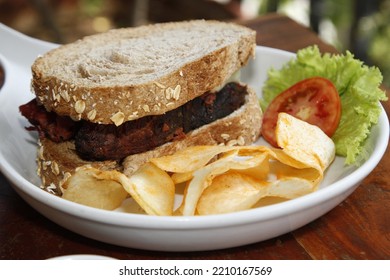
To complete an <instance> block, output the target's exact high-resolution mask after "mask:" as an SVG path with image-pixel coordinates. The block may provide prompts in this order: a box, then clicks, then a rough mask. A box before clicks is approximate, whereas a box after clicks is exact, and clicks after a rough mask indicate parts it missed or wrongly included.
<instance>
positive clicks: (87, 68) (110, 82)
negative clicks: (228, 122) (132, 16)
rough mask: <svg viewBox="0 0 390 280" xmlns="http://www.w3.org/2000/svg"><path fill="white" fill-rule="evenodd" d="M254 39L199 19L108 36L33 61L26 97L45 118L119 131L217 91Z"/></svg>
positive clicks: (230, 27) (245, 32) (250, 50)
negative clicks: (84, 122)
mask: <svg viewBox="0 0 390 280" xmlns="http://www.w3.org/2000/svg"><path fill="white" fill-rule="evenodd" d="M255 37H256V33H255V31H253V30H251V29H248V28H246V27H243V26H240V25H237V24H233V23H224V22H218V21H205V20H194V21H186V22H176V23H174V22H173V23H162V24H154V25H147V26H141V27H136V28H123V29H115V30H111V31H109V32H106V33H101V34H97V35H92V36H88V37H85V38H83V39H81V40H78V41H76V42H74V43H71V44H67V45H63V46H60V47H59V48H56V49H54V50H51V51H49V52H48V53H46V54H44V55H43V56H41V57H39V58H37V60H36V61H35V62H34V64H33V65H32V75H33V78H32V83H31V85H32V90H33V92H34V93H35V94H36V96H37V98H38V100H39V102H40V103H41V104H43V105H44V106H45V107H46V109H47V110H48V111H54V112H56V113H57V114H59V115H66V116H70V117H72V118H73V119H74V120H80V119H84V120H88V121H90V122H95V123H102V124H111V123H114V124H116V125H120V124H122V123H123V122H126V121H129V120H134V119H138V118H140V117H143V116H147V115H159V114H163V113H165V112H167V111H170V110H172V109H174V108H177V107H179V106H181V105H183V104H184V103H186V102H188V101H189V100H192V99H193V98H195V97H197V96H200V95H201V94H203V93H205V92H207V91H210V90H213V89H215V88H217V87H218V86H221V85H222V84H224V83H225V82H226V81H227V80H228V79H229V78H230V77H231V76H232V75H233V74H234V73H235V72H236V71H237V70H238V69H240V68H241V67H242V66H243V65H245V64H246V63H247V61H248V60H249V58H250V57H251V56H253V55H254V52H255Z"/></svg>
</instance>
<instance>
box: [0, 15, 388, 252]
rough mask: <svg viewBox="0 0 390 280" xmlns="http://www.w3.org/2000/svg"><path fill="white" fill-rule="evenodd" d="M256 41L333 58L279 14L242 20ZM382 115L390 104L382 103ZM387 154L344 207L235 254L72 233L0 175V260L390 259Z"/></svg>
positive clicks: (316, 40) (324, 46) (306, 31)
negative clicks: (123, 243)
mask: <svg viewBox="0 0 390 280" xmlns="http://www.w3.org/2000/svg"><path fill="white" fill-rule="evenodd" d="M243 24H245V25H247V26H249V27H251V28H253V29H255V30H257V32H258V37H257V43H258V44H259V45H263V46H269V47H274V48H279V49H284V50H288V51H293V52H295V51H297V50H298V49H300V48H303V47H306V46H308V45H312V44H317V45H318V46H319V48H320V50H321V51H328V52H336V50H335V49H334V48H333V47H332V46H330V45H328V44H325V43H324V42H322V41H321V40H320V39H319V38H318V37H317V36H316V35H315V34H314V33H313V32H312V31H310V30H309V29H308V28H306V27H303V26H301V25H299V24H298V23H296V22H294V21H292V20H291V19H289V18H287V17H285V16H280V15H276V14H271V15H267V16H263V17H261V18H258V19H255V20H252V21H249V22H244V23H243ZM384 106H385V108H386V112H387V114H389V112H390V108H389V102H386V103H385V104H384ZM389 174H390V148H388V149H387V151H386V154H385V155H384V158H383V159H382V161H381V162H380V163H379V165H378V166H377V167H376V168H375V169H374V171H373V172H372V173H371V174H370V175H369V176H368V177H367V178H366V179H365V180H364V181H363V182H362V184H361V185H360V186H359V187H358V189H357V190H356V191H355V192H354V193H353V194H352V195H351V196H350V197H348V198H347V199H346V200H345V201H344V202H343V203H341V204H340V205H338V206H337V207H336V208H334V209H333V210H332V211H330V212H329V213H328V214H326V215H325V216H322V217H321V218H319V219H317V220H315V221H314V222H311V223H310V224H308V225H306V226H304V227H302V228H300V229H298V230H295V231H293V232H291V233H288V234H285V235H282V236H279V237H277V238H273V239H270V240H267V241H264V242H259V243H256V244H251V245H247V246H242V247H238V248H232V249H225V250H218V251H208V252H189V253H166V252H151V251H142V250H135V249H129V248H123V247H118V246H113V245H109V244H105V243H101V242H98V241H94V240H91V239H88V238H85V237H83V236H80V235H78V234H75V233H73V232H70V231H68V230H66V229H64V228H62V227H60V226H58V225H56V224H55V223H53V222H51V221H50V220H48V219H46V218H44V217H43V216H42V215H40V214H39V213H38V212H36V211H35V210H34V209H32V208H31V207H30V206H29V205H28V204H26V203H25V202H24V201H23V200H22V199H21V198H20V197H19V196H18V195H17V194H16V193H15V192H14V190H13V189H12V188H11V186H10V185H9V183H8V182H7V181H6V179H5V178H4V176H3V175H1V174H0V259H46V258H51V257H55V256H59V255H68V254H100V255H106V256H111V257H114V258H118V259H390V215H389V207H390V176H389Z"/></svg>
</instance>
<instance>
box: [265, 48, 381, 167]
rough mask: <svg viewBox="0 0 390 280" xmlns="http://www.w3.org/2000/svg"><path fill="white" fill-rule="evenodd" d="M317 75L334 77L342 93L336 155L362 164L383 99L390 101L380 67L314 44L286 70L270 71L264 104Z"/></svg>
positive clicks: (347, 160)
mask: <svg viewBox="0 0 390 280" xmlns="http://www.w3.org/2000/svg"><path fill="white" fill-rule="evenodd" d="M315 76H320V77H324V78H327V79H329V80H331V81H332V82H333V84H334V85H335V86H336V88H337V90H338V92H339V94H340V98H341V106H342V113H341V119H340V124H339V127H338V128H337V130H336V132H335V134H334V135H333V137H332V140H333V141H334V143H335V145H336V154H337V155H340V156H343V157H345V158H346V159H345V163H346V164H359V163H360V162H361V160H363V159H364V156H366V155H368V154H369V152H368V151H367V150H366V149H368V148H369V147H365V145H364V144H365V141H366V139H367V137H368V135H369V134H370V130H371V127H372V126H373V125H374V124H376V123H377V122H378V119H379V116H380V114H381V106H380V103H379V101H385V100H387V97H386V93H385V92H384V91H383V90H381V89H380V88H379V86H380V84H381V83H382V79H383V77H382V74H381V72H380V71H379V69H378V68H377V67H368V66H367V65H364V64H363V62H362V61H360V60H358V59H355V58H354V56H353V54H351V53H350V52H348V51H347V52H346V53H345V54H344V55H342V54H340V55H339V54H337V55H335V54H329V53H325V54H323V55H322V54H321V53H320V51H319V49H318V47H317V46H310V47H307V48H305V49H302V50H300V51H298V53H297V56H296V58H294V59H292V60H291V61H289V62H288V63H287V64H285V65H284V66H283V68H282V69H280V70H275V69H270V70H269V71H268V79H267V80H266V82H265V83H264V86H263V89H262V90H263V99H262V100H260V104H261V106H262V108H263V109H264V110H265V108H266V107H267V106H268V104H269V103H270V102H271V101H272V100H273V99H274V98H275V96H277V95H278V94H279V93H281V92H282V91H284V90H285V89H287V88H289V87H290V86H292V85H293V84H295V83H297V82H299V81H301V80H303V79H306V78H310V77H315Z"/></svg>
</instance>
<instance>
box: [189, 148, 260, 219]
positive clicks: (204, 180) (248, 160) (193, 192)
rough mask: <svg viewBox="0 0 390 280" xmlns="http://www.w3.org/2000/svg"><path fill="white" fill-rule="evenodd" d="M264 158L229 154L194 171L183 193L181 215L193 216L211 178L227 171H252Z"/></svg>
mask: <svg viewBox="0 0 390 280" xmlns="http://www.w3.org/2000/svg"><path fill="white" fill-rule="evenodd" d="M265 158H266V157H262V156H253V157H250V156H246V157H237V156H236V155H235V153H229V155H227V156H226V155H225V156H224V157H221V158H220V159H218V160H216V161H214V162H212V163H210V164H208V165H206V166H205V167H203V168H200V169H198V170H196V171H195V172H194V173H193V178H192V180H191V181H190V182H189V183H188V185H187V188H186V191H185V193H184V198H183V205H182V213H183V215H185V216H188V215H194V214H195V209H196V205H197V203H198V200H199V198H200V196H201V195H202V193H203V191H204V190H205V189H206V188H207V187H208V186H209V185H210V184H211V182H212V180H213V178H214V177H215V176H217V175H220V174H222V173H224V172H227V171H228V170H245V169H252V168H255V167H256V166H258V165H260V164H262V162H263V161H264V160H265Z"/></svg>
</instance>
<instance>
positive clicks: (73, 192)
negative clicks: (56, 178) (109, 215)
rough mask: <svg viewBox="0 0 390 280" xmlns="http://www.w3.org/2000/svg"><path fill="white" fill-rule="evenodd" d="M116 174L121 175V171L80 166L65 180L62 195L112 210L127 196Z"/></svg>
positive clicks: (85, 203) (65, 197)
mask: <svg viewBox="0 0 390 280" xmlns="http://www.w3.org/2000/svg"><path fill="white" fill-rule="evenodd" d="M118 176H121V173H119V172H117V171H101V170H98V169H95V168H92V167H89V166H83V167H80V168H78V169H77V170H76V172H75V174H73V176H71V177H70V178H69V179H68V180H67V181H65V183H64V185H63V187H64V190H63V195H62V197H63V198H64V199H67V200H70V201H73V202H76V203H79V204H83V205H87V206H91V207H95V208H100V209H106V210H113V209H115V208H117V207H119V205H121V203H122V202H123V200H124V199H125V198H126V197H127V196H128V193H127V192H126V191H125V190H124V189H123V187H122V185H121V184H120V183H119V182H118V181H117V177H118Z"/></svg>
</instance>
